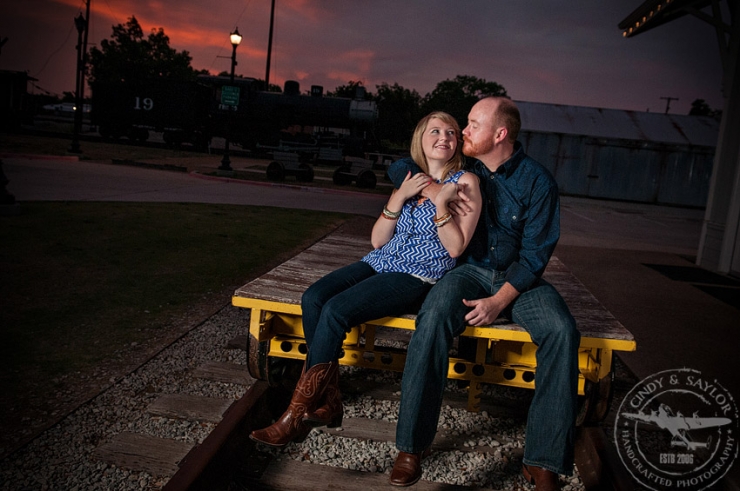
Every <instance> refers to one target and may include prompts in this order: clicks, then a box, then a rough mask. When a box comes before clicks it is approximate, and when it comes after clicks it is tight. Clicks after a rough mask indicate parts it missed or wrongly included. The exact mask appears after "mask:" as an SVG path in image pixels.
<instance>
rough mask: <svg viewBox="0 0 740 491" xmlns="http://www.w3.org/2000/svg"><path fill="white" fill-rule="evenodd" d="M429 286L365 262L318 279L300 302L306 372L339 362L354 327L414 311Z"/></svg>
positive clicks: (410, 277) (408, 276) (405, 275)
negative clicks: (317, 366) (344, 344)
mask: <svg viewBox="0 0 740 491" xmlns="http://www.w3.org/2000/svg"><path fill="white" fill-rule="evenodd" d="M431 286H432V285H430V284H429V283H426V282H424V281H421V280H420V279H418V278H415V277H413V276H411V275H410V274H406V273H376V272H375V270H374V269H373V268H372V267H370V265H369V264H367V263H364V262H362V261H358V262H356V263H353V264H350V265H348V266H345V267H343V268H340V269H338V270H336V271H333V272H331V273H329V274H328V275H326V276H324V277H323V278H321V279H320V280H318V281H317V282H316V283H314V284H313V285H311V286H310V287H308V289H306V291H305V292H304V293H303V297H302V298H301V308H302V310H303V333H304V336H305V338H306V344H307V345H308V357H307V359H306V370H308V369H309V368H311V367H312V366H314V365H316V364H318V363H328V362H332V361H336V360H337V359H338V358H339V354H340V352H341V349H342V341H344V338H345V337H346V333H348V332H349V330H350V329H351V328H352V327H354V326H357V325H358V324H362V323H363V322H367V321H371V320H374V319H380V318H381V317H386V316H399V315H403V314H408V313H412V312H415V311H416V309H418V307H419V305H421V302H422V301H423V300H424V296H425V295H426V294H427V292H429V289H430V288H431Z"/></svg>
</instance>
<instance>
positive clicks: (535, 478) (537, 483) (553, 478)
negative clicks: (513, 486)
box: [522, 464, 560, 491]
mask: <svg viewBox="0 0 740 491" xmlns="http://www.w3.org/2000/svg"><path fill="white" fill-rule="evenodd" d="M522 474H524V479H526V480H527V482H529V484H534V489H535V491H556V490H558V489H560V483H559V482H558V475H557V474H555V473H554V472H552V471H548V470H547V469H543V468H542V467H536V466H534V465H527V464H522Z"/></svg>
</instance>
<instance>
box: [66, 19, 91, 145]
mask: <svg viewBox="0 0 740 491" xmlns="http://www.w3.org/2000/svg"><path fill="white" fill-rule="evenodd" d="M75 27H77V79H76V82H75V83H76V85H75V113H74V118H75V121H74V131H73V133H72V144H71V145H70V147H69V151H70V152H72V153H81V152H82V150H81V149H80V129H81V127H82V112H83V111H82V107H83V100H82V84H84V83H85V77H84V68H83V63H84V59H85V58H84V57H85V54H84V52H83V47H82V33H83V32H84V31H85V29H87V20H86V19H85V18H84V17H83V16H82V12H80V15H78V16H77V17H75Z"/></svg>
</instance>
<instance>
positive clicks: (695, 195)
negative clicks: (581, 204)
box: [517, 101, 719, 208]
mask: <svg viewBox="0 0 740 491" xmlns="http://www.w3.org/2000/svg"><path fill="white" fill-rule="evenodd" d="M517 106H518V107H519V111H520V113H521V117H522V130H521V132H520V136H519V140H520V141H521V142H522V143H523V144H524V147H525V150H526V151H527V153H528V154H529V155H531V156H532V157H534V158H535V159H537V160H538V161H540V162H541V163H542V164H544V165H545V166H547V167H548V168H549V169H550V171H551V172H552V173H553V175H554V176H555V179H556V180H557V182H558V186H559V188H560V192H561V194H566V195H575V196H587V197H591V198H600V199H617V200H627V201H636V202H643V203H655V204H666V205H678V206H691V207H701V208H703V207H704V206H705V205H706V203H707V196H708V192H709V183H710V179H711V173H712V161H713V159H714V150H715V146H716V144H717V135H718V132H719V122H718V121H716V120H715V119H713V118H710V117H704V116H683V115H675V114H659V113H649V112H637V111H625V110H619V109H601V108H594V107H580V106H564V105H557V104H543V103H535V102H520V101H517Z"/></svg>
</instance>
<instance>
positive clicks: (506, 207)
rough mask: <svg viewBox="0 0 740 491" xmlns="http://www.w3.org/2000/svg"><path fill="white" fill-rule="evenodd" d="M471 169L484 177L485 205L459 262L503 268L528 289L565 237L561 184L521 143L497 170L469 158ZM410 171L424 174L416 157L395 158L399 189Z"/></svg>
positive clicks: (393, 177)
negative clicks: (562, 227)
mask: <svg viewBox="0 0 740 491" xmlns="http://www.w3.org/2000/svg"><path fill="white" fill-rule="evenodd" d="M467 168H468V170H469V171H471V172H473V173H475V175H477V176H478V178H479V179H480V187H481V193H482V195H483V209H482V210H481V216H480V219H479V221H478V225H477V227H476V229H475V234H474V235H473V238H472V239H471V241H470V244H469V245H468V248H467V249H466V250H465V252H464V253H463V255H462V256H461V257H460V258H459V259H458V264H462V263H466V262H467V263H470V264H474V265H477V266H481V267H484V268H488V269H493V270H495V271H503V272H505V273H506V281H508V282H509V283H511V285H512V286H513V287H514V288H516V289H517V291H519V292H523V291H525V290H526V289H527V288H529V287H530V286H531V285H532V284H533V283H534V282H535V281H536V280H537V278H539V277H540V276H542V273H543V271H544V270H545V267H546V266H547V262H548V261H549V260H550V256H551V255H552V252H553V251H554V250H555V246H556V245H557V243H558V239H559V238H560V197H559V194H558V186H557V183H556V182H555V179H554V178H553V177H552V174H550V172H549V171H548V170H547V169H546V168H545V167H544V166H543V165H542V164H540V163H539V162H537V161H536V160H534V159H532V158H531V157H529V156H527V154H525V153H524V150H523V148H522V145H521V143H519V142H517V143H516V145H515V147H514V154H513V155H512V156H511V158H509V160H507V161H506V162H504V164H503V165H501V166H500V167H499V168H498V169H497V170H496V172H490V171H489V170H488V168H487V167H486V166H485V165H484V164H483V163H482V162H481V161H480V160H477V159H472V162H471V159H469V160H468V165H467ZM409 170H410V171H412V173H416V172H420V169H419V167H418V166H417V165H416V164H415V163H414V161H413V160H411V159H410V158H405V159H401V160H399V161H397V162H394V163H393V164H392V165H391V166H390V168H389V169H388V175H389V176H390V178H391V180H392V181H393V183H394V185H395V186H396V187H398V186H400V185H401V183H402V182H403V180H404V178H405V177H406V174H407V172H408V171H409Z"/></svg>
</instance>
